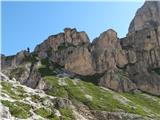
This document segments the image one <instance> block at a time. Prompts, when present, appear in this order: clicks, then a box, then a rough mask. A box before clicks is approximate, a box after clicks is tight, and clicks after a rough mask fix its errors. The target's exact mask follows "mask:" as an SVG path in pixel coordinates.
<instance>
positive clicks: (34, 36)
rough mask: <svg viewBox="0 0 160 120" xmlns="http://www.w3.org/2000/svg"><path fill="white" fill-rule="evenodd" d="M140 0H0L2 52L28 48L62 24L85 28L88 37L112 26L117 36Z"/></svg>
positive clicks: (60, 30) (128, 21)
mask: <svg viewBox="0 0 160 120" xmlns="http://www.w3.org/2000/svg"><path fill="white" fill-rule="evenodd" d="M142 5H143V1H141V2H133V1H132V2H125V1H122V2H98V1H97V2H82V1H81V2H33V1H32V2H2V6H1V7H2V13H1V16H2V22H1V24H2V29H1V30H2V49H1V53H2V54H5V55H12V54H16V53H17V52H18V51H20V50H23V49H26V48H27V47H29V48H30V49H31V50H33V49H34V48H35V46H36V45H37V44H39V43H41V42H42V41H44V40H45V39H46V38H47V37H48V36H50V35H53V34H57V33H59V32H63V29H64V28H65V27H71V28H76V29H77V30H78V31H85V32H86V33H87V34H88V36H89V38H90V40H91V41H92V40H93V39H94V38H95V37H98V36H99V35H100V33H102V32H103V31H105V30H107V29H109V28H112V29H114V30H115V31H116V32H117V33H118V37H120V38H121V37H124V36H125V35H126V34H127V31H128V26H129V24H130V22H131V20H132V19H133V17H134V15H135V12H136V10H137V9H138V8H140V7H141V6H142Z"/></svg>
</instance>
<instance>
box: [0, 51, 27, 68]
mask: <svg viewBox="0 0 160 120" xmlns="http://www.w3.org/2000/svg"><path fill="white" fill-rule="evenodd" d="M28 55H29V53H28V52H27V51H25V50H22V51H20V52H18V53H17V54H16V55H12V56H4V55H1V67H2V69H7V68H10V67H12V68H14V67H16V66H17V65H19V64H22V63H23V61H24V59H25V58H26V56H28Z"/></svg>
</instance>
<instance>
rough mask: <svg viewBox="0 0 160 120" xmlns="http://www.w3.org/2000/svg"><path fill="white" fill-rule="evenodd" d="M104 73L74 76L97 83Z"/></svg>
mask: <svg viewBox="0 0 160 120" xmlns="http://www.w3.org/2000/svg"><path fill="white" fill-rule="evenodd" d="M103 75H104V73H101V74H94V75H86V76H81V75H76V77H78V78H80V79H81V80H83V81H85V82H91V83H93V84H94V85H98V83H99V79H100V78H101V77H102V76H103Z"/></svg>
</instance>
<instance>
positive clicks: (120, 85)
mask: <svg viewBox="0 0 160 120" xmlns="http://www.w3.org/2000/svg"><path fill="white" fill-rule="evenodd" d="M99 85H101V86H104V87H107V88H109V89H112V90H114V91H118V92H127V91H133V90H135V89H136V85H135V84H134V83H133V82H132V81H130V79H129V76H128V74H127V72H124V71H122V70H118V69H117V70H108V71H107V72H105V74H104V76H103V77H101V79H100V83H99Z"/></svg>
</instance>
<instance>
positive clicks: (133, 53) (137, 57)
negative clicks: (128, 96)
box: [121, 1, 160, 95]
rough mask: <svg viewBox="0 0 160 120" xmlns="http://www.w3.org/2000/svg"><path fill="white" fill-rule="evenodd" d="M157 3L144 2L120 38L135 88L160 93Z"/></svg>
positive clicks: (159, 15) (159, 4)
mask: <svg viewBox="0 0 160 120" xmlns="http://www.w3.org/2000/svg"><path fill="white" fill-rule="evenodd" d="M159 10H160V2H158V1H154V2H151V1H147V2H145V4H144V5H143V6H142V8H140V9H139V10H138V11H137V13H136V16H135V17H134V19H133V21H132V22H131V24H130V27H129V33H128V35H127V37H126V38H123V39H122V40H121V45H122V48H123V49H124V50H125V51H126V55H127V58H128V61H129V64H128V66H127V67H126V71H127V72H128V73H129V75H130V79H131V80H132V81H133V82H134V83H135V84H136V85H137V88H138V89H140V90H142V91H145V92H149V93H151V94H155V95H160V75H159V72H158V71H159V70H160V26H159V22H160V11H159Z"/></svg>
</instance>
